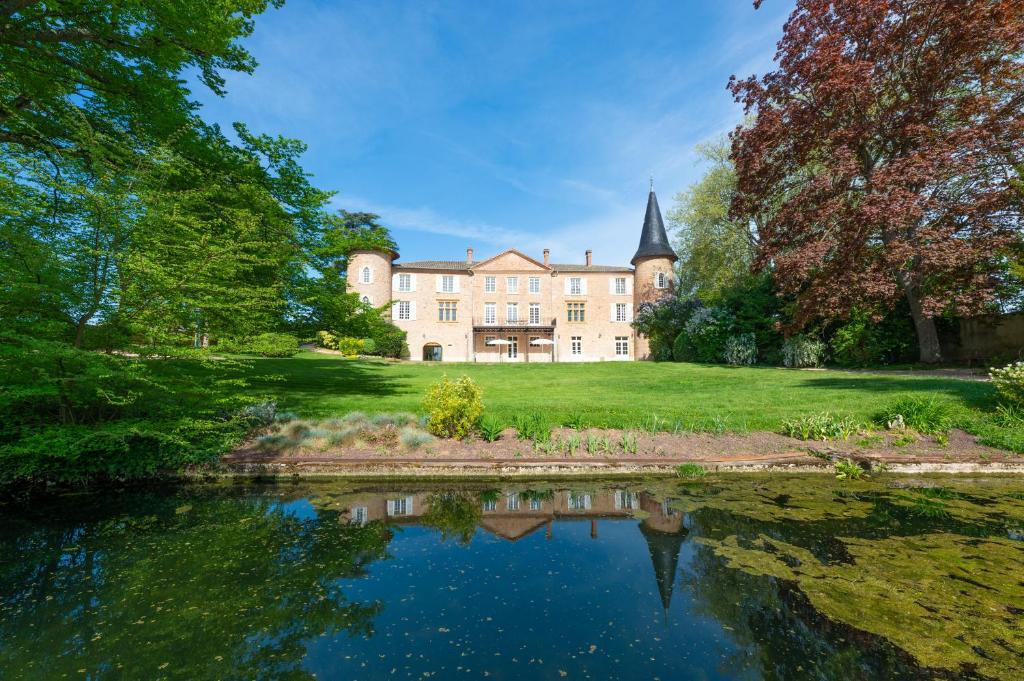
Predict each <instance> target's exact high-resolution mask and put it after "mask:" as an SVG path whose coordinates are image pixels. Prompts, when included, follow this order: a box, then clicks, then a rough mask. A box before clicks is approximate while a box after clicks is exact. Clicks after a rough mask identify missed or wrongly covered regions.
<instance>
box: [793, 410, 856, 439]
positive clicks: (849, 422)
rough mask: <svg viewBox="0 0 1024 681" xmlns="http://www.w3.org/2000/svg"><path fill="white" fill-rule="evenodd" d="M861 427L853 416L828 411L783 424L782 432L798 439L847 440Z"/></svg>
mask: <svg viewBox="0 0 1024 681" xmlns="http://www.w3.org/2000/svg"><path fill="white" fill-rule="evenodd" d="M859 429H860V426H859V424H858V423H857V422H856V421H854V420H853V419H852V418H851V417H849V416H841V417H840V416H834V415H832V414H831V413H829V412H827V411H826V412H824V413H822V414H813V415H809V416H801V417H800V418H798V419H792V420H789V421H784V422H783V424H782V433H783V434H784V435H788V436H789V437H795V438H796V439H798V440H822V441H825V440H846V439H848V438H849V437H850V436H851V435H853V434H855V433H856V432H857V431H858V430H859Z"/></svg>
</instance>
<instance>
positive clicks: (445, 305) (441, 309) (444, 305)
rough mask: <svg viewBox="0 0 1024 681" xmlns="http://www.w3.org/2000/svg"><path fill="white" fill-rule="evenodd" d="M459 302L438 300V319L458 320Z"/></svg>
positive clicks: (445, 320)
mask: <svg viewBox="0 0 1024 681" xmlns="http://www.w3.org/2000/svg"><path fill="white" fill-rule="evenodd" d="M458 305H459V304H458V303H457V302H456V301H454V300H439V301H437V321H439V322H454V321H458V320H457V312H458Z"/></svg>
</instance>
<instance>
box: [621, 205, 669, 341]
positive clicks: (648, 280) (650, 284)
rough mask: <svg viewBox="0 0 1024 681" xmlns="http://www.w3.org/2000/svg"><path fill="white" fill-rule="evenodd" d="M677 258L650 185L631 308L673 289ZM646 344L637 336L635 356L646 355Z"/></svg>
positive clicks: (643, 339)
mask: <svg viewBox="0 0 1024 681" xmlns="http://www.w3.org/2000/svg"><path fill="white" fill-rule="evenodd" d="M677 260H679V256H677V255H676V252H675V250H674V249H673V248H672V245H671V244H670V243H669V241H668V234H667V233H666V232H665V223H664V221H663V220H662V219H661V208H660V207H659V206H658V197H657V196H656V195H655V194H654V188H653V187H652V188H651V193H650V194H649V195H648V196H647V213H646V214H645V215H644V228H643V231H642V232H641V233H640V245H639V246H638V247H637V249H636V253H635V254H634V255H633V259H632V260H631V261H630V264H632V265H633V268H634V270H633V309H635V310H638V309H639V308H640V305H642V304H643V303H653V302H654V301H656V300H659V299H660V298H663V297H664V296H666V295H669V294H671V293H672V291H673V290H674V289H675V269H674V267H673V265H674V264H675V262H676V261H677ZM649 355H650V346H649V345H648V342H647V339H646V338H645V337H643V336H639V335H638V336H637V339H636V356H637V358H644V359H646V358H648V356H649Z"/></svg>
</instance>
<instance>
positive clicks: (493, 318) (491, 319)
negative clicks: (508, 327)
mask: <svg viewBox="0 0 1024 681" xmlns="http://www.w3.org/2000/svg"><path fill="white" fill-rule="evenodd" d="M497 323H498V304H497V303H484V324H497Z"/></svg>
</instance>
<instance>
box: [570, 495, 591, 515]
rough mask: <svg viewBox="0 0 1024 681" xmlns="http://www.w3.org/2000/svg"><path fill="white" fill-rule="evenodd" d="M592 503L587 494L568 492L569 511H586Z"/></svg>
mask: <svg viewBox="0 0 1024 681" xmlns="http://www.w3.org/2000/svg"><path fill="white" fill-rule="evenodd" d="M591 505H592V502H591V499H590V495H589V494H580V493H579V492H569V510H570V511H586V510H587V509H589V508H590V507H591Z"/></svg>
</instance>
